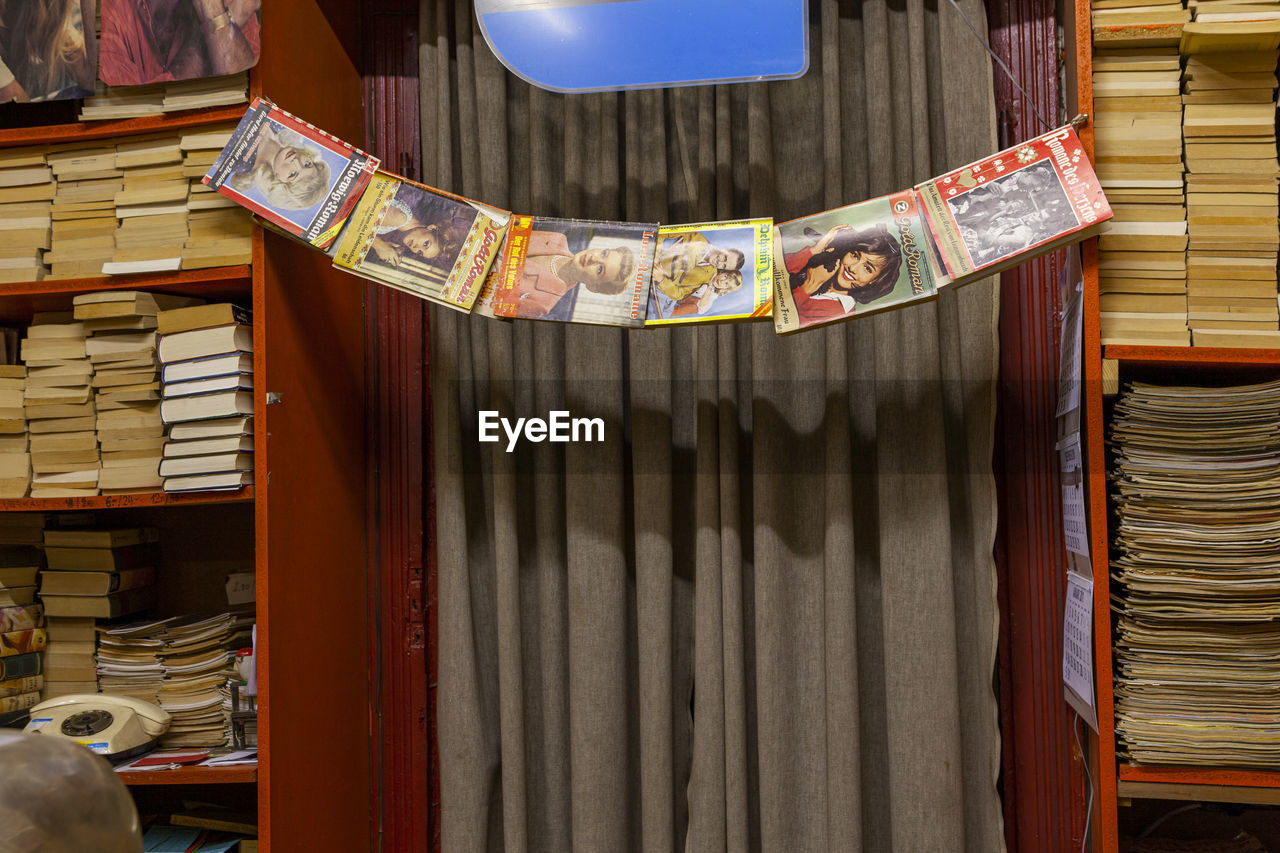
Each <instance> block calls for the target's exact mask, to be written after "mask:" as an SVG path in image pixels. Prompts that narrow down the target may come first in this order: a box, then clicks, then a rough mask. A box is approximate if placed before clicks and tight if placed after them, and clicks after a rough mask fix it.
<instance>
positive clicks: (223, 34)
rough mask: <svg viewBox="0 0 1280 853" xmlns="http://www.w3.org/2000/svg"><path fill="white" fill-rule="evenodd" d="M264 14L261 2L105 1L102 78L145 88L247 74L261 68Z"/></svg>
mask: <svg viewBox="0 0 1280 853" xmlns="http://www.w3.org/2000/svg"><path fill="white" fill-rule="evenodd" d="M213 5H216V6H217V9H215V8H213ZM218 9H221V11H218ZM259 15H260V13H259V11H258V3H256V2H233V3H230V4H228V5H226V6H225V7H223V6H222V5H221V4H209V3H204V2H196V0H159V2H150V3H147V2H142V0H102V36H101V45H100V51H101V58H100V60H99V68H98V76H99V77H100V78H101V80H102V82H103V83H106V84H107V85H108V86H141V85H144V84H146V83H164V82H168V81H170V80H190V79H193V78H197V77H218V76H221V75H223V74H237V73H239V72H241V71H246V70H248V69H250V68H252V67H253V66H255V65H257V64H258V53H259V51H260V49H261V23H260V18H259ZM89 20H90V21H92V20H93V15H92V13H90V15H89ZM91 82H92V81H91ZM89 88H90V90H92V88H93V87H92V86H90V87H89Z"/></svg>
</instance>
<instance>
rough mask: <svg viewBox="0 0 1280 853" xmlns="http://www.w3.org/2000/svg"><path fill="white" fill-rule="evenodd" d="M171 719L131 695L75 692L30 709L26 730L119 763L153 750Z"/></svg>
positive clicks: (163, 712) (149, 704) (167, 714)
mask: <svg viewBox="0 0 1280 853" xmlns="http://www.w3.org/2000/svg"><path fill="white" fill-rule="evenodd" d="M171 720H172V717H171V716H170V715H169V712H168V711H166V710H164V709H163V708H161V707H160V706H159V705H154V704H152V703H151V702H144V701H142V700H141V699H135V698H133V697H132V696H114V695H112V694H110V693H76V694H72V695H69V696H58V697H55V698H53V699H48V700H46V701H44V702H41V703H40V704H39V705H36V706H35V707H34V708H32V709H31V720H30V722H28V723H27V728H26V731H28V732H31V733H32V734H39V735H50V736H53V737H61V738H65V739H67V740H73V741H75V742H76V743H79V744H83V745H84V746H86V747H88V748H89V750H90V751H92V752H96V753H97V754H99V755H101V756H103V757H105V758H107V759H108V760H110V761H112V762H113V763H118V762H121V761H124V760H126V759H128V758H133V757H134V756H135V755H141V754H142V753H144V752H147V751H149V750H151V749H154V748H155V745H156V741H157V740H158V739H159V737H160V735H162V734H164V732H165V731H167V730H168V728H169V722H170V721H171Z"/></svg>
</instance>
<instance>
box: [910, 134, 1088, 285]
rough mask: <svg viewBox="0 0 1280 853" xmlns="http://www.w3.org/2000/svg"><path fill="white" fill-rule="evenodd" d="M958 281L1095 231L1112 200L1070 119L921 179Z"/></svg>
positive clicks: (923, 197)
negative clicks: (1020, 141) (1001, 148)
mask: <svg viewBox="0 0 1280 853" xmlns="http://www.w3.org/2000/svg"><path fill="white" fill-rule="evenodd" d="M916 190H917V192H919V194H920V202H921V207H922V208H923V210H924V215H925V219H926V221H927V222H928V224H929V228H930V229H931V231H932V234H933V238H934V240H935V242H936V243H937V246H938V252H939V254H940V255H941V256H942V260H943V263H945V264H946V267H947V271H948V272H949V273H950V275H951V278H952V281H953V283H954V284H967V283H968V282H970V281H973V280H974V279H976V278H981V277H984V276H988V275H991V274H992V273H996V272H999V271H1000V270H1003V269H1006V268H1008V267H1011V266H1015V265H1016V264H1020V263H1022V262H1023V261H1027V260H1030V259H1031V258H1034V257H1037V256H1039V255H1043V254H1044V253H1046V252H1049V251H1052V250H1053V249H1056V248H1058V247H1059V246H1062V245H1064V244H1066V243H1073V242H1077V241H1079V240H1083V239H1085V238H1086V237H1089V236H1091V235H1093V234H1095V233H1097V232H1098V231H1099V230H1100V228H1101V226H1102V223H1103V222H1105V221H1106V220H1108V219H1110V218H1111V206H1110V205H1109V204H1108V203H1107V198H1106V196H1105V195H1103V192H1102V185H1101V184H1100V183H1099V181H1098V177H1097V175H1095V174H1094V172H1093V167H1092V166H1091V165H1090V163H1089V158H1088V157H1086V156H1085V153H1084V147H1083V146H1082V145H1081V144H1080V139H1079V138H1078V137H1077V136H1076V132H1075V130H1074V129H1072V127H1071V125H1064V126H1063V127H1060V128H1058V129H1057V130H1052V131H1050V132H1048V133H1045V134H1042V135H1041V136H1038V137H1036V138H1035V139H1032V140H1031V141H1029V142H1024V143H1022V144H1020V145H1015V146H1014V147H1012V148H1008V149H1006V150H1004V151H1001V152H1000V153H999V154H994V155H992V156H990V157H987V158H986V159H984V160H979V161H977V162H976V163H970V164H969V165H968V166H965V167H964V168H961V169H956V170H955V171H953V172H948V173H947V174H945V175H943V176H942V177H939V178H934V179H933V180H931V181H926V182H925V183H923V184H921V185H920V186H918V187H916Z"/></svg>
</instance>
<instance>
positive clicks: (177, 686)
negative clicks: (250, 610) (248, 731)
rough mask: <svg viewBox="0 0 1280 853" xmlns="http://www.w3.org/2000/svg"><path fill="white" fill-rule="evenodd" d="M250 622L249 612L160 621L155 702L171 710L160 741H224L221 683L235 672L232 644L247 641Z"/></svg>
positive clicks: (210, 743)
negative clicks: (160, 647) (161, 664)
mask: <svg viewBox="0 0 1280 853" xmlns="http://www.w3.org/2000/svg"><path fill="white" fill-rule="evenodd" d="M252 627H253V616H252V615H243V614H240V615H237V614H231V613H223V614H220V615H218V616H212V617H209V618H207V619H198V620H183V621H180V622H178V623H171V624H169V625H166V626H165V629H164V650H163V652H162V654H161V657H162V659H163V661H164V682H163V684H161V686H160V692H159V704H160V707H162V708H164V709H165V710H166V711H168V712H169V713H170V714H172V715H173V722H172V723H170V725H169V729H168V731H166V732H165V733H164V734H163V735H162V736H161V738H160V745H161V746H165V747H193V746H222V745H223V744H225V743H226V742H227V731H228V725H229V713H228V711H226V710H224V708H223V702H222V689H223V688H224V687H225V686H226V684H227V679H228V678H230V677H233V676H234V675H235V667H234V664H235V655H236V650H238V649H239V648H240V647H241V646H243V645H244V644H245V643H246V642H248V640H249V631H250V630H251V629H252Z"/></svg>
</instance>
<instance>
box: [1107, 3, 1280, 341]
mask: <svg viewBox="0 0 1280 853" xmlns="http://www.w3.org/2000/svg"><path fill="white" fill-rule="evenodd" d="M1092 7H1093V9H1092V11H1093V36H1094V49H1095V53H1094V75H1093V86H1094V94H1095V100H1094V109H1095V113H1096V118H1095V143H1096V158H1097V162H1098V166H1097V168H1098V174H1099V178H1100V180H1101V182H1102V185H1103V187H1104V188H1105V189H1106V191H1107V193H1108V197H1109V198H1110V199H1111V201H1112V203H1113V210H1114V212H1115V218H1114V220H1113V221H1112V222H1110V223H1108V224H1107V225H1106V226H1104V229H1103V233H1102V236H1101V237H1100V239H1099V263H1098V270H1099V281H1100V289H1101V309H1102V318H1101V319H1102V339H1103V343H1107V344H1162V345H1181V346H1186V345H1190V344H1195V345H1200V346H1244V347H1268V346H1280V311H1278V302H1277V289H1276V283H1277V279H1276V261H1277V248H1278V247H1280V229H1278V227H1277V205H1276V200H1277V179H1278V178H1280V164H1278V163H1277V150H1276V137H1275V104H1274V92H1275V89H1276V85H1277V80H1276V73H1275V72H1276V64H1277V57H1278V56H1280V51H1278V50H1277V48H1278V47H1280V4H1278V3H1275V2H1271V0H1264V2H1258V3H1254V2H1248V3H1246V2H1241V0H1188V6H1187V7H1186V8H1184V6H1183V5H1182V3H1181V2H1178V0H1157V2H1154V3H1149V2H1148V3H1140V2H1137V0H1093V3H1092Z"/></svg>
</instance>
